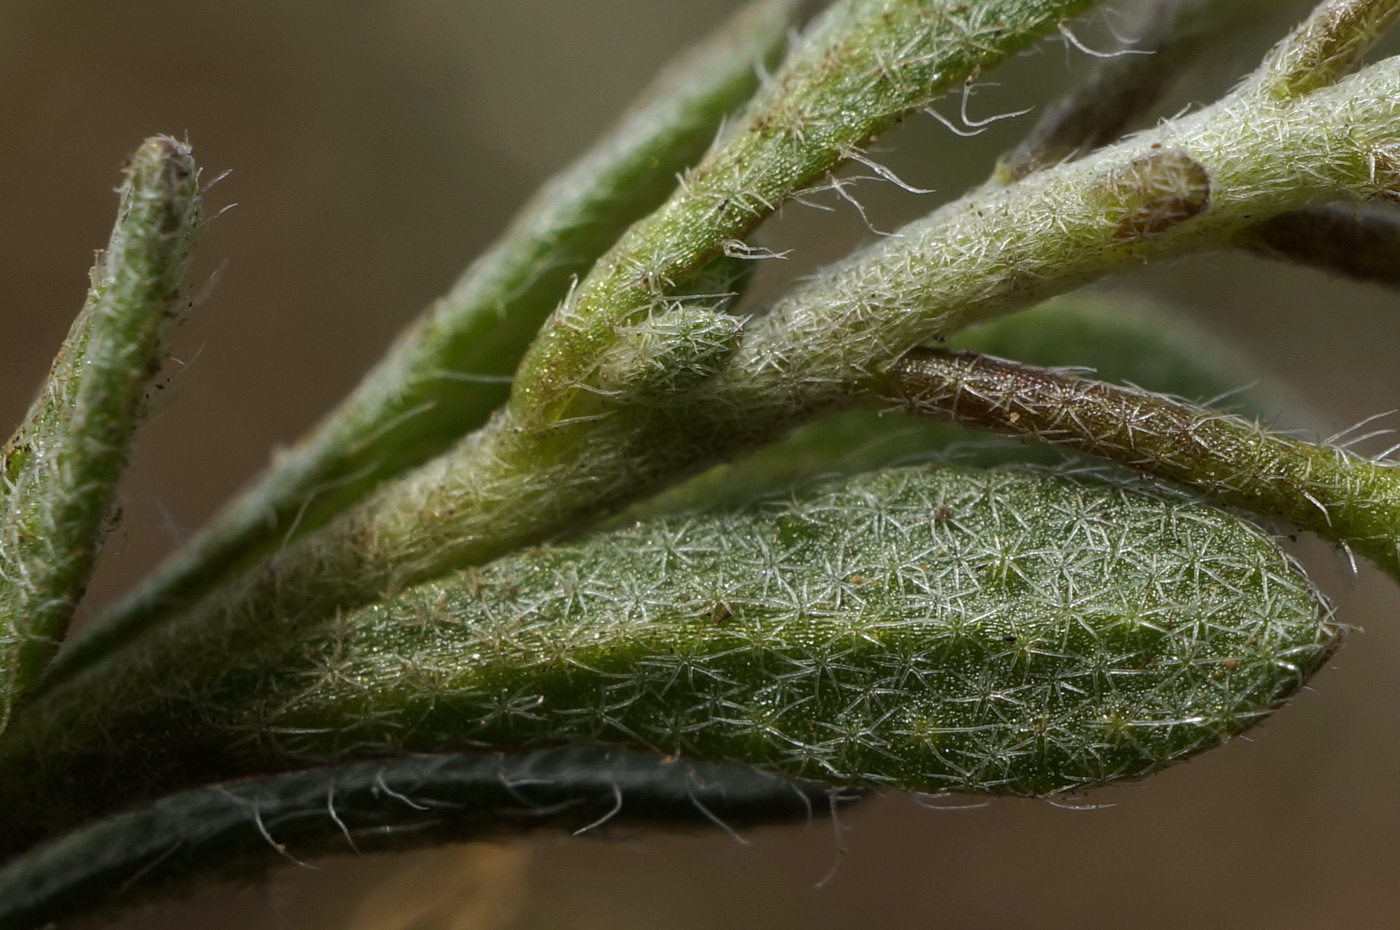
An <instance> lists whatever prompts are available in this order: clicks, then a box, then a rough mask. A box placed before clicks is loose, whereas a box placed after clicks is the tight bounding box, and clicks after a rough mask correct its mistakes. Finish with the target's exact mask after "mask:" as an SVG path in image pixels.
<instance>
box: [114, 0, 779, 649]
mask: <svg viewBox="0 0 1400 930" xmlns="http://www.w3.org/2000/svg"><path fill="white" fill-rule="evenodd" d="M798 6H799V3H798V0H761V2H758V3H755V4H753V5H751V6H749V7H746V8H744V9H743V10H741V11H740V13H739V14H738V15H737V16H736V17H735V18H734V19H733V20H732V21H731V22H729V23H727V24H726V25H725V26H724V27H723V28H721V29H720V30H719V31H718V32H717V33H716V34H715V35H713V36H711V37H710V38H709V39H707V40H706V41H705V42H704V43H703V44H701V45H700V46H698V47H697V48H696V49H694V50H693V51H692V52H690V53H689V54H687V55H685V56H682V57H681V58H680V59H679V60H678V61H676V62H675V64H673V65H672V66H671V67H669V68H668V69H667V70H666V71H665V72H663V73H662V74H661V75H660V77H658V78H657V80H656V82H655V83H654V84H653V85H652V86H651V87H649V88H648V89H647V90H646V91H645V92H644V93H643V94H642V96H641V98H640V99H639V100H638V101H637V103H636V104H634V105H633V107H632V109H631V111H630V112H629V113H628V114H627V115H626V116H624V117H623V119H622V121H621V122H620V123H619V124H618V126H617V127H616V128H615V129H613V130H612V131H611V132H609V133H608V134H607V135H605V136H604V137H603V138H602V139H601V140H600V141H599V142H598V143H597V144H596V145H594V147H593V148H592V149H591V150H590V151H589V152H588V153H587V154H585V155H584V156H583V157H582V158H581V159H580V160H579V161H578V162H576V163H575V164H574V165H572V166H571V167H569V168H568V169H566V170H565V171H563V172H562V173H561V174H559V175H558V176H556V177H555V178H553V179H552V180H550V181H548V182H547V183H546V184H545V185H544V187H542V188H541V189H540V191H539V192H538V193H537V194H536V195H535V196H534V197H533V198H532V199H531V200H530V202H529V203H527V204H526V205H525V207H524V208H523V209H522V210H521V212H520V214H519V215H518V216H517V217H516V218H515V220H514V221H513V222H512V224H511V226H510V227H509V228H508V229H507V230H506V232H505V233H504V234H502V236H501V238H500V239H498V240H497V241H496V243H495V244H494V245H493V246H491V248H490V249H489V250H488V251H487V252H486V253H485V254H484V255H482V256H481V257H480V258H479V259H477V260H476V261H475V262H474V263H473V264H472V265H471V267H470V268H468V269H467V271H466V272H465V273H464V274H463V275H462V277H461V278H460V279H459V280H458V281H457V283H456V284H455V285H454V286H453V288H452V290H451V291H449V292H448V294H447V295H446V296H445V297H443V298H442V299H441V300H439V301H437V302H436V303H434V304H433V306H432V307H431V308H429V310H428V311H427V312H426V313H425V314H424V315H423V316H422V317H421V318H420V319H419V320H418V321H417V322H415V323H414V324H413V325H412V326H411V327H410V328H409V329H408V330H407V331H406V332H404V333H403V334H402V335H401V336H400V337H399V339H398V340H397V342H396V343H395V344H394V346H393V347H392V348H391V349H390V350H389V353H388V354H387V355H386V356H385V358H384V359H383V360H382V361H381V362H380V363H379V364H378V365H377V366H376V367H375V368H374V370H373V371H371V372H370V373H369V374H368V375H367V376H366V378H365V380H364V381H362V382H361V383H360V385H359V386H358V387H357V388H356V389H355V390H354V391H353V392H352V393H351V394H350V395H349V396H348V397H347V398H345V400H343V401H342V402H341V403H340V405H339V406H338V407H337V408H336V409H335V410H334V411H332V412H331V413H330V414H329V415H328V416H327V417H326V418H325V419H324V420H323V421H322V422H321V424H320V425H319V426H318V427H316V429H315V431H314V432H313V433H312V434H311V435H310V436H308V437H307V438H306V439H304V440H302V441H301V442H300V443H298V444H297V445H296V446H295V447H293V448H292V449H291V450H289V451H288V452H286V453H285V454H283V455H281V456H279V457H278V459H277V461H276V463H275V464H274V465H273V466H272V468H271V470H270V471H269V472H268V473H267V474H266V475H264V476H263V477H262V478H261V479H260V480H259V481H258V483H257V484H256V485H255V486H254V487H253V488H251V489H250V490H248V491H247V492H246V493H244V494H243V495H242V496H241V497H239V498H238V499H237V500H235V501H234V502H233V503H232V504H230V505H229V506H228V507H227V508H226V509H225V510H224V511H223V512H222V513H221V514H220V515H218V516H217V517H215V519H214V521H213V522H212V523H211V524H210V525H209V526H208V527H206V528H205V529H204V530H203V531H201V532H200V534H199V535H198V536H196V537H195V538H194V539H192V540H190V541H189V542H188V543H186V544H185V546H184V547H183V548H182V549H181V550H180V551H179V552H178V553H177V554H176V555H175V556H174V557H173V558H172V560H171V561H170V562H169V563H168V564H167V565H166V566H164V567H163V568H162V569H161V571H160V573H159V574H158V575H157V576H156V577H155V578H154V579H152V580H150V581H149V582H147V583H146V584H145V585H144V586H143V587H142V588H140V589H139V590H138V591H137V592H136V593H135V594H134V595H132V596H131V597H129V598H128V599H127V600H126V601H124V602H123V603H121V604H119V605H118V606H116V607H115V608H114V609H113V610H112V611H111V614H110V616H111V617H113V618H117V620H118V622H121V618H126V617H132V616H138V615H139V616H142V617H145V618H148V619H149V618H154V617H157V616H168V615H169V614H171V613H174V612H176V611H178V610H179V609H181V608H182V607H184V606H188V605H189V604H190V603H192V602H193V601H195V600H198V598H199V597H201V596H203V595H204V594H206V593H207V592H208V591H209V590H210V589H211V588H212V587H214V586H216V585H217V584H218V583H220V582H221V581H227V580H228V579H230V578H232V577H234V576H236V575H237V574H238V573H240V572H241V571H243V570H245V569H247V568H248V567H249V566H250V565H252V564H254V562H256V561H257V560H258V559H261V558H263V557H265V556H266V555H267V554H268V553H270V552H272V551H274V550H275V549H277V548H279V547H281V546H283V545H285V544H286V543H287V542H288V541H290V540H292V539H295V538H297V537H299V536H302V535H305V534H306V533H308V532H310V531H313V530H315V529H316V528H318V527H320V526H322V525H324V524H325V523H326V522H327V521H329V520H330V519H331V518H332V517H334V516H335V514H337V513H338V512H340V511H342V510H344V509H345V508H347V507H349V506H350V505H352V504H353V503H355V502H356V501H358V500H360V499H361V498H363V497H364V496H365V495H367V494H368V493H370V491H372V490H373V488H374V487H375V486H377V485H378V484H380V483H381V482H383V481H384V480H385V479H387V478H390V477H392V476H394V475H396V474H399V473H401V472H403V471H405V470H408V469H411V468H413V467H415V466H417V465H419V464H421V463H423V462H424V461H426V460H428V459H430V458H432V457H433V456H435V455H437V454H439V453H441V452H442V451H443V450H444V449H446V448H448V447H449V446H450V445H451V444H452V443H454V442H455V441H456V440H457V439H459V438H460V437H461V436H463V435H464V434H466V433H468V432H470V431H471V430H473V429H475V428H477V427H478V426H480V425H481V424H482V423H484V422H485V421H486V419H487V417H488V416H489V415H490V413H491V411H492V410H494V409H495V408H496V407H498V406H500V405H501V403H503V402H504V401H505V399H506V397H507V395H508V394H509V390H510V375H511V372H512V371H513V370H514V369H515V366H516V364H517V363H518V362H519V360H520V357H521V355H523V354H524V352H525V349H526V347H527V346H528V345H529V344H530V341H531V340H532V339H533V338H534V336H535V332H536V331H537V330H538V329H539V326H540V323H541V322H542V321H543V320H544V319H545V317H546V316H547V315H548V314H549V312H550V311H552V310H553V309H554V307H555V305H556V304H557V303H558V302H559V300H560V299H561V298H562V297H563V296H564V295H565V294H566V293H567V291H568V288H569V285H570V282H571V281H573V280H575V279H576V278H578V277H581V276H582V275H583V274H585V273H586V272H587V271H588V269H589V268H590V267H591V266H592V264H593V262H594V260H595V259H596V258H597V257H598V255H600V254H602V252H603V251H604V250H606V249H607V247H608V246H610V245H611V244H612V243H613V242H614V240H616V238H617V237H618V236H619V235H620V234H621V233H622V232H623V230H625V229H626V228H627V227H628V226H629V225H631V224H632V223H633V222H635V221H636V220H637V219H638V218H640V217H642V216H645V215H646V214H647V213H648V212H649V211H650V210H652V209H653V208H654V207H656V205H657V204H659V203H661V202H662V200H664V199H665V197H666V196H667V195H668V194H669V193H670V192H671V190H672V188H673V187H674V186H675V174H676V173H677V172H679V171H681V170H683V169H685V168H686V166H688V165H690V164H692V163H693V162H694V161H695V160H696V159H698V158H699V157H700V156H701V155H702V154H703V153H704V151H705V149H706V147H707V146H709V145H710V144H711V143H712V141H713V139H714V136H715V134H716V133H717V132H718V130H719V127H720V126H721V124H722V122H723V120H724V118H725V117H726V116H727V115H728V114H729V113H730V112H731V111H732V110H734V109H735V108H736V107H738V106H739V105H740V104H741V103H743V101H744V100H746V99H747V98H748V97H749V96H750V95H751V94H752V93H753V91H754V89H755V88H756V87H757V86H758V83H759V74H760V73H761V70H762V68H763V67H764V66H765V65H766V64H769V63H771V61H772V60H773V59H774V58H776V56H777V53H778V51H779V50H780V49H781V48H782V47H783V45H784V43H785V40H786V37H787V34H788V31H789V30H790V29H791V28H792V27H793V26H794V24H795V23H796V22H797V20H798V16H797V7H798Z"/></svg>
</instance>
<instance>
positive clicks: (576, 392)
mask: <svg viewBox="0 0 1400 930" xmlns="http://www.w3.org/2000/svg"><path fill="white" fill-rule="evenodd" d="M1097 2H1098V0H971V2H965V3H956V4H950V3H946V2H939V0H841V2H838V3H836V4H834V5H833V6H832V7H831V8H830V9H829V10H828V11H827V12H826V14H824V15H823V16H822V18H821V19H820V20H818V21H817V23H816V24H815V25H814V27H813V29H812V30H811V33H810V34H809V35H808V36H806V37H805V38H804V40H803V43H802V45H801V46H800V47H799V48H798V49H796V50H795V51H794V52H793V54H792V56H791V57H790V58H789V60H788V62H787V63H786V64H785V65H784V67H783V69H782V71H780V72H779V73H778V74H777V75H776V76H775V78H774V80H773V82H772V85H771V86H770V87H769V89H768V91H767V92H766V93H764V94H763V95H761V96H760V97H758V98H757V99H755V101H754V102H753V103H752V104H751V105H750V108H749V110H748V112H747V113H746V115H745V116H744V117H743V121H742V122H741V124H740V127H739V130H738V131H737V132H736V133H735V134H734V136H733V137H732V138H731V139H730V140H729V142H728V144H726V145H724V146H723V147H722V148H720V149H718V150H717V151H715V152H714V153H712V154H711V155H710V157H708V158H706V159H705V160H704V161H703V162H702V163H701V164H700V165H699V166H697V167H696V168H695V170H694V171H692V172H691V173H690V174H689V175H688V176H687V177H686V178H685V179H684V181H683V182H682V184H681V186H680V188H679V189H678V190H677V191H676V193H675V194H674V195H673V196H672V197H671V199H670V200H668V201H667V202H666V203H665V204H664V205H662V207H661V208H660V209H658V210H657V211H656V212H655V213H653V214H652V215H651V216H649V217H647V219H646V220H645V221H643V222H641V223H638V224H637V225H636V226H634V227H633V228H632V229H631V230H629V231H628V233H627V234H626V235H625V236H623V237H622V239H621V240H620V241H619V242H618V243H617V245H616V246H614V247H613V249H612V250H611V251H610V252H608V254H607V255H605V256H604V257H603V258H601V259H600V260H599V262H598V265H597V266H596V267H595V268H594V269H593V271H592V272H591V273H590V274H589V276H588V277H587V278H585V279H584V281H583V283H582V284H581V285H580V286H579V287H578V289H577V290H576V291H575V292H574V293H572V294H571V295H570V296H569V299H568V300H567V301H566V302H565V303H564V305H563V306H561V307H560V308H559V310H558V311H557V312H556V313H555V315H554V316H553V317H552V318H551V319H550V321H549V323H548V324H547V325H546V326H545V328H544V329H543V330H542V331H541V333H540V337H539V339H538V340H537V341H536V342H535V344H534V345H533V346H532V347H531V349H530V352H529V353H528V354H527V355H526V357H525V360H524V361H523V362H522V364H521V369H520V373H519V376H518V378H517V381H516V386H515V390H514V392H513V393H512V396H511V412H512V413H513V414H514V415H515V416H516V417H518V418H520V419H521V420H522V422H526V423H532V424H540V425H549V424H551V423H553V422H556V421H559V420H561V419H565V418H568V417H571V416H589V415H591V414H592V413H593V412H595V405H594V404H593V403H591V401H592V400H593V395H592V394H591V393H590V391H589V390H588V389H587V388H586V387H585V385H587V384H589V383H590V381H591V378H592V375H593V374H594V369H595V366H596V364H597V359H598V357H599V356H600V355H601V354H602V353H603V352H604V351H605V350H606V349H607V348H609V347H610V346H612V345H613V344H614V343H615V342H616V341H617V331H618V329H619V328H620V327H622V326H624V325H625V324H627V323H629V322H635V321H636V320H637V318H639V317H645V316H646V315H648V314H649V313H650V312H651V311H652V310H653V309H654V308H655V307H656V306H657V304H658V302H659V301H660V300H661V299H662V298H664V297H665V295H666V294H667V292H668V291H669V289H670V288H672V287H674V286H675V285H677V284H680V283H682V282H684V281H685V280H686V279H687V278H688V277H689V276H690V275H691V274H693V273H694V272H695V271H696V270H697V269H699V268H701V267H702V266H704V265H705V264H706V263H707V262H709V261H710V260H711V259H713V258H714V257H716V256H717V255H720V254H722V253H724V252H725V251H726V250H731V251H732V250H735V249H738V250H743V249H744V248H745V246H744V245H743V242H742V240H743V238H744V237H745V236H747V235H748V234H749V233H750V232H752V231H753V230H754V229H755V228H757V226H758V225H759V223H760V222H762V221H763V220H764V219H766V218H767V217H768V216H769V215H771V214H772V213H773V211H774V210H775V209H777V207H778V206H779V205H781V204H782V203H783V202H784V201H786V200H788V199H789V198H790V197H791V196H792V195H793V194H795V193H797V192H799V191H800V190H802V189H803V188H804V187H806V186H808V185H809V184H811V183H812V182H813V181H815V180H817V179H818V178H820V177H821V176H822V175H823V174H825V173H826V172H828V171H830V170H831V169H833V168H835V167H837V166H838V165H839V164H841V163H842V162H844V161H846V160H847V159H850V158H851V157H853V156H856V155H859V154H860V150H861V148H862V146H864V145H866V144H867V143H868V142H869V141H870V140H871V139H873V138H874V137H875V136H877V135H878V134H879V133H881V132H883V131H884V130H886V129H888V128H890V127H891V126H892V125H894V124H895V123H896V122H898V121H899V120H900V119H902V118H903V117H905V116H906V115H908V114H910V113H912V112H915V111H917V110H919V109H921V108H923V107H925V106H927V105H928V104H929V103H931V102H932V101H933V100H935V99H937V98H938V97H940V96H942V95H943V94H944V93H946V92H947V91H948V90H950V89H952V88H954V87H957V86H958V85H959V84H961V83H962V82H963V81H965V80H967V79H969V78H970V77H971V76H973V75H975V74H977V73H979V72H980V71H982V70H984V69H987V68H990V67H991V66H993V65H994V64H996V63H997V62H999V61H1001V60H1002V59H1004V58H1005V57H1006V56H1008V55H1010V54H1012V53H1013V52H1015V51H1017V50H1019V49H1022V48H1025V47H1026V46H1027V45H1029V44H1030V43H1032V42H1033V41H1035V40H1036V39H1038V38H1039V37H1040V36H1042V35H1044V34H1045V33H1046V32H1048V31H1049V30H1051V29H1053V28H1055V26H1056V25H1058V24H1060V23H1061V22H1063V21H1064V20H1065V19H1066V18H1068V17H1070V16H1073V15H1075V14H1078V13H1080V12H1082V11H1084V10H1086V9H1088V8H1090V7H1092V6H1094V5H1095V4H1096V3H1097Z"/></svg>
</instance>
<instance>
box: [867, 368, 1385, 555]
mask: <svg viewBox="0 0 1400 930" xmlns="http://www.w3.org/2000/svg"><path fill="white" fill-rule="evenodd" d="M888 379H889V380H888V382H887V383H886V384H884V385H883V386H882V391H881V393H882V394H884V395H885V396H887V397H891V398H894V399H897V400H898V401H899V402H900V403H902V404H904V405H906V407H907V408H908V409H909V410H910V411H912V412H915V413H920V414H925V415H936V416H942V417H946V418H948V419H950V420H952V421H954V422H957V423H961V424H963V425H966V426H974V427H980V428H983V429H990V430H993V431H995V432H1001V433H1009V434H1013V435H1019V436H1029V437H1031V438H1033V439H1036V440H1038V441H1040V442H1046V443H1051V444H1053V445H1059V446H1065V447H1068V448H1071V449H1074V450H1076V451H1079V452H1083V453H1086V454H1088V455H1095V456H1098V457H1100V458H1105V459H1108V460H1109V461H1112V462H1115V463H1117V464H1119V465H1126V466H1128V467H1129V468H1133V469H1135V470H1137V471H1139V472H1142V473H1143V474H1146V475H1150V476H1152V477H1155V478H1165V479H1168V480H1170V481H1174V482H1179V483H1181V484H1185V485H1187V486H1189V487H1191V488H1195V489H1196V490H1199V491H1202V492H1204V493H1205V494H1206V495H1208V496H1209V497H1210V498H1211V499H1212V500H1217V501H1220V502H1222V503H1225V504H1229V505H1231V506H1235V507H1240V508H1243V509H1245V510H1248V511H1251V512H1253V513H1256V514H1260V515H1262V516H1266V517H1270V518H1272V519H1277V520H1282V521H1283V522H1285V523H1287V524H1289V525H1290V526H1293V527H1296V528H1298V529H1305V530H1311V531H1312V532H1315V533H1317V534H1318V535H1319V536H1322V537H1323V538H1324V539H1328V540H1331V541H1332V542H1335V543H1339V544H1341V545H1343V546H1347V547H1349V548H1353V549H1355V550H1356V551H1358V552H1360V553H1362V554H1363V555H1365V556H1367V557H1368V558H1370V559H1371V560H1372V561H1374V562H1375V563H1376V564H1377V565H1379V566H1380V567H1381V568H1382V569H1384V570H1385V571H1386V572H1388V573H1389V574H1390V575H1391V576H1392V577H1394V578H1396V579H1397V580H1400V471H1397V470H1396V469H1395V468H1394V467H1393V466H1388V465H1382V464H1379V463H1377V462H1372V461H1369V460H1366V459H1361V458H1358V457H1357V456H1355V455H1352V454H1350V453H1348V452H1347V451H1345V450H1343V449H1339V448H1337V447H1335V446H1324V445H1316V444H1313V443H1308V442H1303V441H1300V440H1297V439H1290V438H1288V437H1285V436H1280V435H1278V434H1275V433H1270V432H1269V431H1267V430H1265V429H1262V428H1261V427H1259V426H1257V425H1255V424H1253V423H1249V422H1247V421H1245V420H1242V419H1240V418H1239V417H1235V416H1230V415H1228V414H1222V413H1220V412H1219V411H1215V410H1210V409H1208V408H1203V407H1198V406H1195V405H1192V404H1188V403H1185V402H1182V401H1178V400H1173V399H1171V398H1168V397H1165V396H1163V395H1160V394H1150V393H1147V392H1146V391H1139V390H1134V389H1132V388H1126V387H1120V386H1118V385H1113V384H1107V383H1104V382H1102V381H1093V380H1089V379H1086V378H1078V377H1074V376H1072V375H1066V374H1061V373H1058V372H1054V371H1050V370H1048V369H1044V368H1033V367H1030V366H1026V365H1018V364H1016V363H1014V362H1007V361H1003V360H1001V359H995V358H990V357H988V356H984V355H977V354H972V353H954V352H947V351H942V350H938V349H920V350H917V351H915V352H912V353H910V354H909V355H908V356H906V357H905V358H904V359H903V360H901V361H900V362H899V364H897V365H895V366H894V368H892V369H891V370H890V372H889V375H888Z"/></svg>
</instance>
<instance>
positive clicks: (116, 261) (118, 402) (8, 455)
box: [0, 136, 203, 730]
mask: <svg viewBox="0 0 1400 930" xmlns="http://www.w3.org/2000/svg"><path fill="white" fill-rule="evenodd" d="M120 194H121V206H120V209H119V212H118V215H117V223H116V226H115V228H113V230H112V237H111V241H110V242H109V243H108V245H107V249H106V251H105V252H103V253H101V254H100V255H99V256H98V261H97V265H96V266H95V267H94V268H93V269H92V288H91V290H90V291H89V292H88V297H87V302H86V304H84V306H83V309H82V312H81V313H80V314H79V315H78V318H77V320H76V321H75V322H74V323H73V328H72V330H71V331H70V332H69V334H68V338H67V340H65V342H64V344H63V349H62V351H60V352H59V355H58V357H57V358H56V359H55V360H54V365H53V370H52V371H51V372H50V374H49V378H48V381H47V382H46V383H45V385H44V387H43V389H42V390H41V391H40V393H39V396H38V398H37V399H36V400H35V402H34V405H33V407H31V408H30V410H29V413H28V414H27V416H26V417H25V421H24V424H23V425H22V426H21V427H20V429H19V430H18V432H16V433H15V434H14V436H12V437H11V438H10V440H9V442H7V443H6V444H5V446H4V449H3V450H0V479H2V480H0V730H3V729H4V728H5V726H6V723H7V721H8V720H9V717H10V715H11V714H12V712H13V709H14V703H15V701H16V700H18V699H19V698H20V697H21V696H22V695H23V694H24V693H25V692H26V691H28V690H29V688H30V687H31V686H32V685H33V683H34V681H35V679H36V678H37V677H38V675H39V673H40V672H42V671H43V670H44V667H45V666H46V665H47V664H48V662H49V660H50V659H51V658H52V657H53V654H54V652H55V650H57V648H58V643H59V641H60V640H61V639H62V638H63V635H64V633H65V631H66V630H67V627H68V621H69V619H70V618H71V617H72V615H73V610H74V608H75V607H76V605H77V603H78V600H79V598H81V597H82V594H83V590H84V588H85V587H86V586H87V582H88V577H89V576H90V575H91V573H92V568H93V565H94V563H95V562H96V559H97V552H98V549H99V548H100V546H101V542H102V537H103V536H104V535H105V533H106V530H107V528H108V526H107V524H108V521H109V520H110V519H111V517H112V514H113V511H114V509H115V504H116V490H117V483H118V482H119V481H120V480H121V476H122V473H123V471H124V470H125V467H126V460H127V453H128V450H129V448H130V444H131V438H132V435H133V434H134V433H135V431H136V427H137V425H138V424H139V423H140V421H141V419H142V416H143V414H144V413H145V407H146V402H145V400H146V398H145V392H146V390H147V389H148V387H149V385H150V381H151V378H152V376H153V375H154V374H155V372H156V371H158V370H159V368H160V364H161V362H162V360H163V359H164V356H165V351H166V342H165V337H166V332H167V330H168V329H169V326H170V324H171V323H172V322H173V321H174V320H176V319H177V318H178V317H179V315H180V304H181V300H182V298H181V294H180V289H181V285H182V283H183V281H184V275H185V271H186V268H187V266H188V264H189V257H190V249H191V248H192V247H193V245H194V242H195V240H196V239H197V238H198V236H199V234H200V232H201V231H202V229H203V221H202V219H201V218H200V201H199V186H198V171H197V170H196V169H195V165H194V161H193V159H192V158H191V157H190V150H189V147H188V146H186V145H185V144H183V143H181V142H177V141H176V140H174V139H170V138H167V137H165V136H157V137H155V138H152V139H148V140H147V141H146V142H145V144H143V145H142V146H141V148H139V149H137V151H136V154H135V155H134V156H132V160H131V163H130V164H129V165H128V166H127V169H126V178H125V181H124V182H123V184H122V187H121V189H120Z"/></svg>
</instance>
